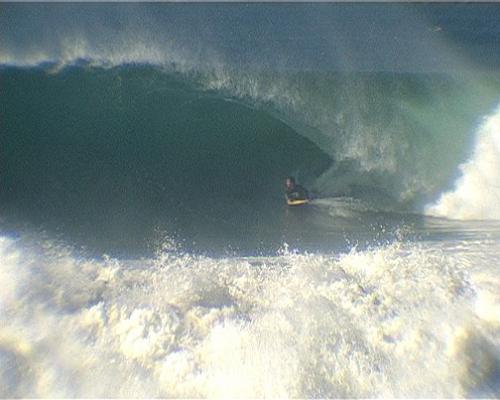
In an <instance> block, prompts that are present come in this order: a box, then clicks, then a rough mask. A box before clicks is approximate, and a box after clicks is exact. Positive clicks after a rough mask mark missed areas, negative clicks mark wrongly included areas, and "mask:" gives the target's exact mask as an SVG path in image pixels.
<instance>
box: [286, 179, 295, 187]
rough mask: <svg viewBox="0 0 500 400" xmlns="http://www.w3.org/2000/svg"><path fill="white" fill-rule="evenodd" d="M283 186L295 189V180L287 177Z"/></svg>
mask: <svg viewBox="0 0 500 400" xmlns="http://www.w3.org/2000/svg"><path fill="white" fill-rule="evenodd" d="M285 185H286V188H287V189H293V188H294V187H295V179H294V178H293V177H291V176H289V177H288V178H286V181H285Z"/></svg>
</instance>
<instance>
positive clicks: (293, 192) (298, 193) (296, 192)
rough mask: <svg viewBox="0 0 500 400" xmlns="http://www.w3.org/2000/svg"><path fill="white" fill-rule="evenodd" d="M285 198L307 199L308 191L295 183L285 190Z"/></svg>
mask: <svg viewBox="0 0 500 400" xmlns="http://www.w3.org/2000/svg"><path fill="white" fill-rule="evenodd" d="M286 198H287V200H306V199H309V193H308V192H307V190H306V189H305V188H303V187H302V186H300V185H295V186H294V187H293V188H292V189H287V190H286Z"/></svg>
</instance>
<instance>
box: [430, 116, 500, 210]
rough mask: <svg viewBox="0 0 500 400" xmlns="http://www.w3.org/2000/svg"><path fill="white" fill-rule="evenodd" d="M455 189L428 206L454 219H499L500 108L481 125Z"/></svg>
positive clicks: (461, 169) (461, 168) (462, 166)
mask: <svg viewBox="0 0 500 400" xmlns="http://www.w3.org/2000/svg"><path fill="white" fill-rule="evenodd" d="M460 171H461V176H460V178H459V179H458V180H457V182H456V183H455V188H454V189H453V190H452V191H449V192H446V193H444V194H443V195H442V196H441V197H440V198H439V200H438V201H437V202H436V203H435V204H432V205H429V206H428V207H427V208H426V214H428V215H433V216H439V217H446V218H451V219H462V220H472V219H484V220H487V219H500V108H498V109H497V110H496V112H495V113H493V114H492V115H491V116H489V117H487V118H486V119H485V120H484V122H483V124H482V125H481V126H480V127H479V129H478V132H477V137H476V144H475V147H474V152H473V154H472V156H471V158H470V159H469V160H468V161H467V162H466V163H464V164H462V165H461V166H460Z"/></svg>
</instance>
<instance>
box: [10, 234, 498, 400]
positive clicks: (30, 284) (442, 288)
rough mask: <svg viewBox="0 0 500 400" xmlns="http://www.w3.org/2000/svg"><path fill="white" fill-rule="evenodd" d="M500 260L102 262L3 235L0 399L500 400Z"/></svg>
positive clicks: (377, 253) (390, 249)
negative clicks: (489, 398)
mask: <svg viewBox="0 0 500 400" xmlns="http://www.w3.org/2000/svg"><path fill="white" fill-rule="evenodd" d="M499 250H500V249H499V246H498V243H495V242H488V241H481V242H470V243H466V242H457V243H448V244H445V243H431V242H429V243H421V244H404V243H395V244H393V245H388V246H385V247H381V248H378V249H373V250H367V251H356V250H352V251H351V252H350V253H349V254H344V255H307V254H305V255H304V254H294V253H293V252H292V253H290V252H288V251H284V252H283V253H282V254H280V255H277V256H275V257H265V258H264V257H263V258H226V259H211V258H200V257H193V256H188V255H182V254H176V252H169V251H164V252H162V253H160V254H158V256H157V257H156V258H155V259H150V260H137V261H119V260H113V259H105V260H101V261H97V260H91V259H82V258H79V257H77V256H75V255H74V254H72V252H70V251H69V250H68V249H66V248H64V247H61V246H57V245H55V244H53V243H51V242H50V241H42V242H40V241H35V240H32V239H28V238H19V239H11V238H7V237H5V236H4V237H2V238H1V240H0V281H1V283H2V291H1V292H0V396H2V397H12V396H22V397H38V396H41V397H74V396H76V397H95V396H97V397H116V396H118V397H153V396H162V397H198V396H201V397H375V396H384V397H392V396H403V397H421V396H424V397H448V396H453V397H457V396H458V397H460V396H467V395H479V394H486V395H492V394H494V393H495V391H496V394H497V395H498V390H499V388H498V373H499V371H500V369H499V365H500V364H499V360H500V356H499V349H500V334H499V324H500V298H499V295H498V294H499V293H500V280H499V279H498V273H497V268H498V265H497V263H498V257H497V255H498V252H499ZM495 382H497V383H495ZM495 385H496V386H495Z"/></svg>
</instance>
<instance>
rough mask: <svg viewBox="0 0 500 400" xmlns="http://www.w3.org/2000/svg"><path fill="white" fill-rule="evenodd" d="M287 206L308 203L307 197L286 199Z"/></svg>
mask: <svg viewBox="0 0 500 400" xmlns="http://www.w3.org/2000/svg"><path fill="white" fill-rule="evenodd" d="M286 202H287V203H288V205H289V206H302V205H304V204H307V203H309V200H308V199H297V200H287V201H286Z"/></svg>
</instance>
